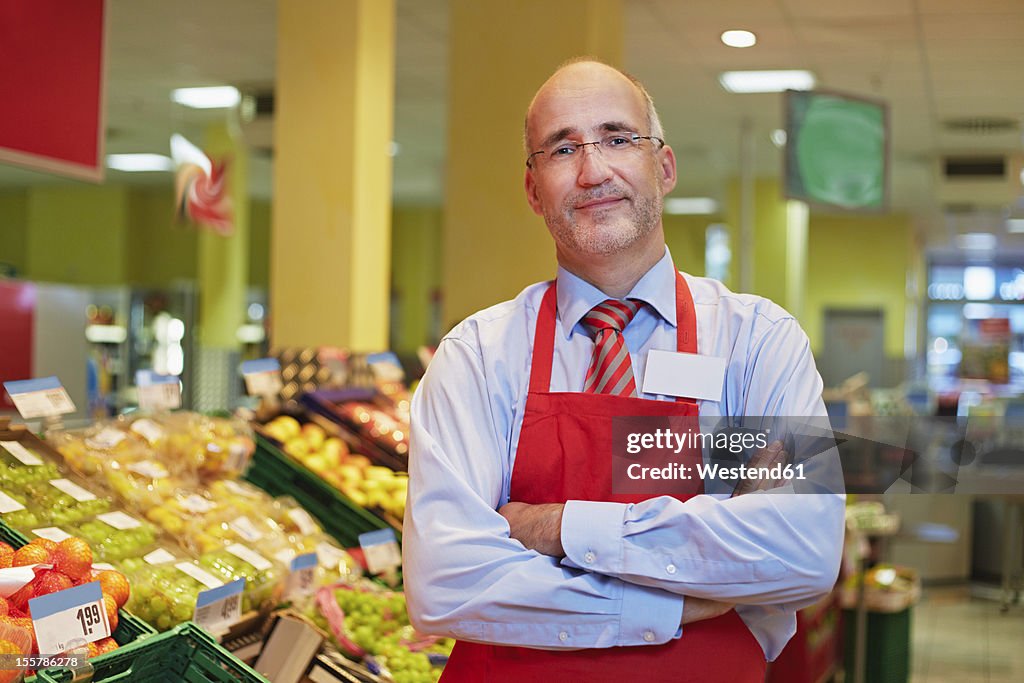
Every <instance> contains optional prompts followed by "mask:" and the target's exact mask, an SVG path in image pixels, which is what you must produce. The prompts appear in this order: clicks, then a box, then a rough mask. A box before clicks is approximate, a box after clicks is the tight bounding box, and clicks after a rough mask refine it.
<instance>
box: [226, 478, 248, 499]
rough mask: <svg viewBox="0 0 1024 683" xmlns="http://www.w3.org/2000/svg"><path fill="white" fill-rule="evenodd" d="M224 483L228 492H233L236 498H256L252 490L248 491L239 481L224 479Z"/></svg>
mask: <svg viewBox="0 0 1024 683" xmlns="http://www.w3.org/2000/svg"><path fill="white" fill-rule="evenodd" d="M222 481H223V482H224V487H225V488H226V489H227V490H228V491H231V493H233V494H235V495H236V496H245V497H246V498H253V497H254V496H253V492H252V491H251V490H249V489H246V488H245V487H244V486H242V485H241V484H239V483H238V482H237V481H234V480H232V479H224V480H222Z"/></svg>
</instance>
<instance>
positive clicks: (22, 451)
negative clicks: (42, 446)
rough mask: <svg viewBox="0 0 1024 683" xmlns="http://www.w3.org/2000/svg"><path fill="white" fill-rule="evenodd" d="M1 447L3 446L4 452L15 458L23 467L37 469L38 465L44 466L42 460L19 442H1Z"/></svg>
mask: <svg viewBox="0 0 1024 683" xmlns="http://www.w3.org/2000/svg"><path fill="white" fill-rule="evenodd" d="M0 446H3V447H4V450H5V451H7V452H8V453H10V454H11V455H12V456H14V458H15V459H16V460H17V461H18V462H20V463H21V464H22V465H27V466H28V467H35V466H36V465H42V464H43V460H42V458H40V457H39V456H38V455H36V454H35V453H33V452H32V451H30V450H29V449H27V448H25V447H24V446H22V445H21V444H20V443H18V442H17V441H0Z"/></svg>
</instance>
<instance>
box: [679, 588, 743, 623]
mask: <svg viewBox="0 0 1024 683" xmlns="http://www.w3.org/2000/svg"><path fill="white" fill-rule="evenodd" d="M733 607H734V605H733V604H732V603H731V602H718V601H717V600H705V599H704V598H692V597H690V596H689V595H687V596H686V598H685V599H684V600H683V620H682V622H681V623H680V625H681V626H685V625H686V624H692V623H693V622H695V621H703V620H705V619H714V618H715V617H720V616H722V615H723V614H725V613H726V612H728V611H729V610H731V609H732V608H733Z"/></svg>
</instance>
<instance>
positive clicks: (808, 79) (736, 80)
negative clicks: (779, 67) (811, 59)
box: [718, 70, 814, 93]
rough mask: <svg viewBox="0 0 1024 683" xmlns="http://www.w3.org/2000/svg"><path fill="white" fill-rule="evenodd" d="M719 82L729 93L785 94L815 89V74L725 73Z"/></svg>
mask: <svg viewBox="0 0 1024 683" xmlns="http://www.w3.org/2000/svg"><path fill="white" fill-rule="evenodd" d="M718 82H719V83H721V84H722V87H723V88H725V89H726V90H728V91H729V92H735V93H754V92H783V91H785V90H810V89H811V88H813V87H814V74H812V73H811V72H810V71H802V70H789V71H724V72H722V74H721V75H719V76H718Z"/></svg>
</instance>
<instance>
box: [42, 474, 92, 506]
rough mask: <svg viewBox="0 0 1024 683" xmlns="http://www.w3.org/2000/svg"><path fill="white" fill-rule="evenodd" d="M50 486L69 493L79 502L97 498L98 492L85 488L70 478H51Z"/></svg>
mask: <svg viewBox="0 0 1024 683" xmlns="http://www.w3.org/2000/svg"><path fill="white" fill-rule="evenodd" d="M50 486H52V487H54V488H55V489H58V490H59V491H61V492H62V493H66V494H68V495H69V496H71V497H72V498H74V499H75V500H77V501H78V502H79V503H84V502H85V501H87V500H96V494H94V493H93V492H92V491H89V490H87V489H83V488H82V487H81V486H79V485H78V484H76V483H75V482H73V481H71V480H70V479H51V480H50Z"/></svg>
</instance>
